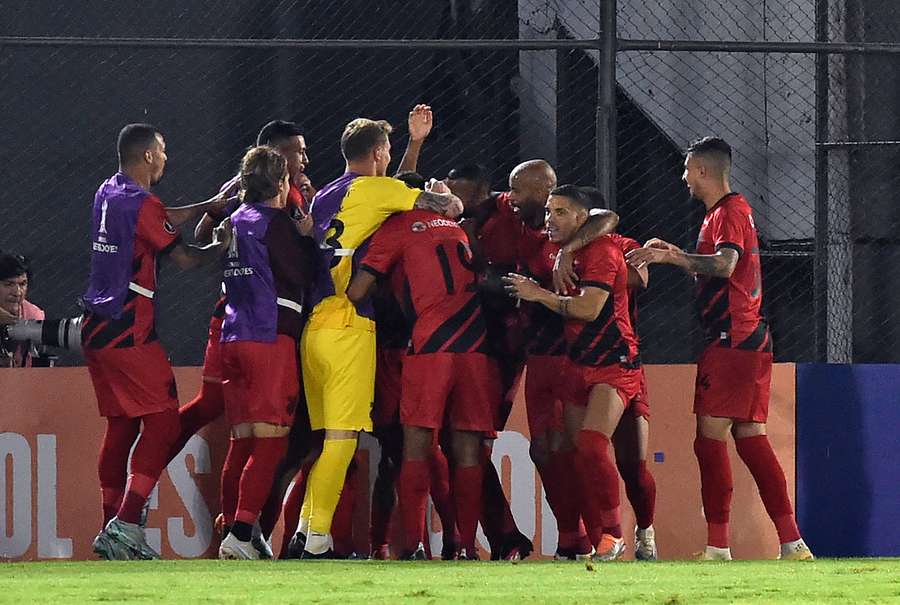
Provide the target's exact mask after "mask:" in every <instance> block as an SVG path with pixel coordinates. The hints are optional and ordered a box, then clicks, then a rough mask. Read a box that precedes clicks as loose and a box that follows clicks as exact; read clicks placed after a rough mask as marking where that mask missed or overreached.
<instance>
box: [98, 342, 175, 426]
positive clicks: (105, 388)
mask: <svg viewBox="0 0 900 605" xmlns="http://www.w3.org/2000/svg"><path fill="white" fill-rule="evenodd" d="M84 358H85V359H86V360H87V366H88V371H89V372H90V374H91V381H92V382H93V383H94V392H95V393H96V394H97V404H98V407H99V408H100V415H101V416H125V417H127V418H139V417H141V416H147V415H148V414H156V413H157V412H162V411H164V410H169V409H176V410H177V409H178V393H177V391H176V389H175V376H174V375H173V374H172V366H171V364H169V358H168V357H166V352H165V350H163V348H162V345H161V344H160V343H159V342H152V343H149V344H144V345H139V346H136V347H125V348H121V349H89V348H85V349H84Z"/></svg>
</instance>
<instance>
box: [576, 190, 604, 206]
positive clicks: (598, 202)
mask: <svg viewBox="0 0 900 605" xmlns="http://www.w3.org/2000/svg"><path fill="white" fill-rule="evenodd" d="M579 189H581V192H582V193H583V194H584V195H585V196H587V198H588V199H589V200H590V201H591V209H594V208H607V207H608V205H607V203H606V196H604V195H603V192H602V191H600V190H599V189H597V188H596V187H586V186H583V187H579Z"/></svg>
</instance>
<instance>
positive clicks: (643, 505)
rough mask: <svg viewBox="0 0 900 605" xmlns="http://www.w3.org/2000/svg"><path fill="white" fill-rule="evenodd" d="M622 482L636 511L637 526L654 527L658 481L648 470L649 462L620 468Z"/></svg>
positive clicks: (642, 461)
mask: <svg viewBox="0 0 900 605" xmlns="http://www.w3.org/2000/svg"><path fill="white" fill-rule="evenodd" d="M619 471H620V472H621V473H622V481H624V482H625V494H626V495H627V496H628V501H629V502H630V503H631V508H632V509H634V516H635V520H636V521H637V526H638V527H640V528H641V529H647V528H648V527H650V526H651V525H653V513H654V511H655V509H656V481H655V480H654V479H653V475H651V474H650V471H649V470H648V469H647V461H646V460H640V461H638V462H637V464H628V465H625V466H624V468H620V469H619Z"/></svg>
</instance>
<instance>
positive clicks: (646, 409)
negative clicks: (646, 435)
mask: <svg viewBox="0 0 900 605" xmlns="http://www.w3.org/2000/svg"><path fill="white" fill-rule="evenodd" d="M640 373H641V392H640V393H638V394H637V395H635V396H634V397H633V398H632V400H631V404H630V405H628V406H626V407H627V408H628V409H630V410H631V415H632V416H634V417H635V418H637V417H639V416H643V417H644V418H650V400H649V399H648V398H647V375H646V374H645V373H644V368H641V369H640Z"/></svg>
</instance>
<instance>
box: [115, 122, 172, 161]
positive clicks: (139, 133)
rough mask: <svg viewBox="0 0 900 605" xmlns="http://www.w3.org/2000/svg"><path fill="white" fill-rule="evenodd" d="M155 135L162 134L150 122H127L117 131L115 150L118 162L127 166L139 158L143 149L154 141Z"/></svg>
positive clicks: (148, 147) (147, 147)
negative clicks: (117, 137)
mask: <svg viewBox="0 0 900 605" xmlns="http://www.w3.org/2000/svg"><path fill="white" fill-rule="evenodd" d="M156 135H162V133H161V132H160V131H159V129H158V128H157V127H156V126H153V125H152V124H127V125H126V126H125V127H123V128H122V130H120V131H119V139H118V141H117V142H116V151H117V152H118V154H119V164H121V165H123V166H127V165H129V164H133V163H134V162H136V161H138V160H140V159H141V156H142V155H143V154H144V152H145V151H147V150H148V149H150V146H151V145H153V143H155V142H156Z"/></svg>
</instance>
